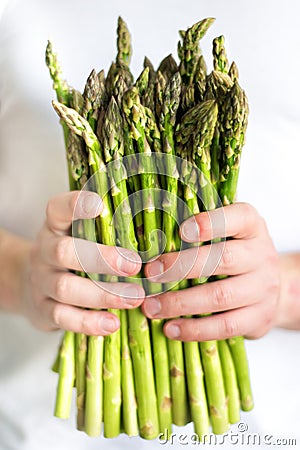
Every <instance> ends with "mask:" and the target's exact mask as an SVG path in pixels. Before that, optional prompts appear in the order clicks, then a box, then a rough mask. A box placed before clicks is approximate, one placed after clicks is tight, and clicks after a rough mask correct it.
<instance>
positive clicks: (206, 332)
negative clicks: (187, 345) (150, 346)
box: [142, 203, 280, 341]
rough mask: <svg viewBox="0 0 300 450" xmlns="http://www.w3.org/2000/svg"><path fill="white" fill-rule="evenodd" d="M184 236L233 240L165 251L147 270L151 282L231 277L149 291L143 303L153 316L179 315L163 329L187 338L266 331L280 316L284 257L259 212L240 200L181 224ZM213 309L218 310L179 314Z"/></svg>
mask: <svg viewBox="0 0 300 450" xmlns="http://www.w3.org/2000/svg"><path fill="white" fill-rule="evenodd" d="M224 220H225V222H224ZM218 224H219V226H218ZM224 224H225V226H224ZM180 235H181V238H182V240H183V241H186V242H189V243H196V242H207V241H210V240H212V239H218V238H224V237H226V238H231V239H229V240H226V241H225V242H224V241H223V242H220V240H219V242H216V243H213V244H212V245H210V244H207V245H202V246H200V247H197V248H190V249H187V250H183V251H181V252H179V253H169V254H163V255H161V256H160V257H159V258H158V259H156V260H155V261H153V262H150V263H148V264H147V265H146V268H145V274H146V276H147V277H148V278H149V279H150V280H151V281H153V282H159V283H167V282H170V281H176V280H181V279H184V278H186V279H193V278H198V277H209V276H211V275H230V277H229V278H223V279H219V280H216V281H212V282H209V283H206V284H203V285H198V286H194V287H190V288H188V289H183V290H181V291H180V290H179V291H169V292H165V293H163V294H160V295H158V296H149V297H147V298H146V299H145V301H144V303H143V306H142V308H143V311H144V313H145V314H146V315H147V316H148V317H149V318H166V319H170V318H176V319H174V320H170V321H168V322H167V323H166V324H165V325H164V332H165V334H166V336H168V337H170V338H173V339H178V340H183V341H192V340H195V341H205V340H211V339H226V338H230V337H233V336H238V335H244V336H246V337H248V338H258V337H260V336H262V335H264V334H265V333H266V332H267V331H268V330H269V329H270V328H271V327H272V325H273V322H274V319H275V315H276V308H277V301H278V298H279V290H280V287H279V286H280V281H279V257H278V255H277V253H276V251H275V248H274V246H273V243H272V240H271V238H270V236H269V233H268V230H267V227H266V224H265V222H264V220H263V219H262V218H261V217H260V216H259V215H258V213H257V211H256V210H255V209H254V208H253V207H252V206H250V205H249V204H246V203H236V204H234V205H229V206H226V207H224V208H220V209H217V210H214V211H210V212H209V213H200V214H198V215H196V216H194V217H192V218H190V219H188V220H186V221H185V222H184V223H183V224H182V225H181V227H180ZM209 313H215V314H213V315H207V316H204V317H201V318H178V317H179V316H188V315H196V316H197V315H205V314H209Z"/></svg>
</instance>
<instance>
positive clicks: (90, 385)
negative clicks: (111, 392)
mask: <svg viewBox="0 0 300 450" xmlns="http://www.w3.org/2000/svg"><path fill="white" fill-rule="evenodd" d="M103 348H104V338H103V336H89V337H88V355H87V363H86V397H85V423H84V426H85V432H86V433H87V434H88V435H89V436H99V435H100V433H101V428H102V420H103V382H102V380H103Z"/></svg>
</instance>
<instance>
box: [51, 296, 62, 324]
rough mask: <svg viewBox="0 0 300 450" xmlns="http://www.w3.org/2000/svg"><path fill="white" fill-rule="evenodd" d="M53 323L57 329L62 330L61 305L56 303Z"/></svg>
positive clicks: (53, 311)
mask: <svg viewBox="0 0 300 450" xmlns="http://www.w3.org/2000/svg"><path fill="white" fill-rule="evenodd" d="M52 322H53V325H54V326H55V327H57V328H60V326H61V305H60V304H59V303H56V302H55V304H54V306H53V309H52Z"/></svg>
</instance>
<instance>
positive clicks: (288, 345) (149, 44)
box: [0, 0, 300, 450]
mask: <svg viewBox="0 0 300 450" xmlns="http://www.w3.org/2000/svg"><path fill="white" fill-rule="evenodd" d="M118 15H122V17H123V18H124V19H125V20H126V22H127V23H128V26H129V28H130V30H131V32H132V37H133V46H134V55H133V60H132V69H133V71H134V73H135V75H137V74H138V73H139V71H140V69H141V67H142V61H143V58H144V56H145V55H147V56H148V57H149V58H150V59H151V60H152V61H153V63H154V65H155V66H157V65H158V63H159V61H160V60H161V59H162V58H163V57H164V56H166V55H167V54H169V53H170V52H172V53H173V54H174V55H176V46H177V41H178V33H177V31H178V30H179V29H185V28H187V27H188V26H190V25H191V24H193V23H194V22H196V21H198V20H199V19H202V18H204V17H208V16H211V17H215V18H216V19H217V20H216V23H215V24H214V25H213V27H212V28H211V29H210V30H209V32H208V33H207V36H206V37H205V38H204V40H203V44H202V48H203V52H204V55H205V57H206V61H207V64H208V67H209V68H210V69H211V67H212V62H211V42H212V39H213V38H214V37H215V36H219V35H220V34H224V35H225V38H226V46H227V52H228V56H229V58H230V60H231V59H234V60H235V61H236V63H237V65H238V67H239V72H240V81H241V84H242V86H243V87H244V88H245V89H246V91H247V94H248V97H249V102H250V108H251V114H250V120H249V128H248V132H247V144H246V147H245V150H244V154H243V158H242V169H241V176H240V183H239V200H241V201H249V202H251V203H252V204H254V206H256V208H257V209H258V210H259V212H260V213H261V214H262V215H263V216H264V217H265V219H266V221H267V223H268V227H269V230H270V233H271V235H272V237H273V239H274V242H275V245H276V247H277V248H278V250H279V251H287V250H299V247H300V245H299V228H300V227H299V225H300V213H299V207H298V205H299V202H298V193H299V191H300V188H299V173H298V171H299V167H300V156H299V155H300V148H299V129H300V127H299V123H300V89H299V73H300V71H299V69H300V67H299V66H300V62H299V61H300V59H299V52H300V34H299V26H300V6H299V2H298V1H297V0H290V1H286V2H282V1H271V0H252V1H251V2H246V1H238V0H226V1H225V2H223V1H217V0H210V1H201V0H185V1H179V0H172V1H170V0H160V1H157V0H152V1H150V0H148V1H145V0H140V1H135V0H134V1H124V0H123V1H121V0H119V1H117V0H110V1H109V2H103V1H99V0H98V1H96V0H87V1H83V0H72V1H71V0H63V1H61V0H60V1H58V0H52V1H51V2H50V1H49V2H48V1H38V0H22V1H11V2H8V7H7V9H6V10H5V12H4V14H3V16H2V19H1V22H0V102H1V106H0V108H1V109H0V225H1V226H4V227H6V228H8V229H10V230H12V231H15V232H18V233H20V234H22V235H24V236H27V237H33V236H34V235H35V233H36V232H37V230H38V229H39V227H40V226H41V224H42V221H43V217H44V210H45V205H46V202H47V199H48V198H49V197H51V196H53V195H55V194H56V193H58V192H61V191H62V190H65V189H67V175H66V168H65V158H64V148H63V141H62V133H61V130H60V127H59V124H58V120H57V117H56V115H55V113H54V112H53V111H52V107H51V99H52V98H54V94H53V92H52V89H51V82H50V79H49V76H48V73H47V69H46V67H45V64H44V50H45V46H46V41H47V39H48V38H51V40H52V41H53V43H54V45H55V48H56V49H57V51H58V52H59V55H60V60H61V62H62V65H63V67H64V73H65V76H66V77H67V79H68V81H69V82H70V84H72V85H73V86H75V87H77V88H78V89H80V90H82V88H83V86H84V82H85V79H86V77H87V75H88V74H89V72H90V71H91V69H92V68H93V67H95V68H96V69H97V70H100V69H101V68H104V69H105V70H106V71H107V69H108V67H109V65H110V62H111V61H112V60H113V59H114V57H115V54H116V51H115V30H116V24H117V17H118ZM58 337H59V336H58V334H52V335H45V334H43V333H40V332H38V331H35V330H33V329H32V328H31V327H30V326H29V325H28V324H26V323H25V322H24V320H23V319H21V318H16V317H15V318H13V317H10V316H8V315H5V314H2V315H0V399H1V402H0V449H1V450H11V449H14V450H36V449H39V450H40V449H43V450H44V449H45V450H47V449H48V448H49V449H53V448H56V449H58V450H62V449H63V450H68V449H77V448H78V449H82V450H83V449H84V450H85V449H86V450H89V449H94V448H100V447H101V448H109V449H111V448H119V447H120V445H123V446H125V447H126V446H128V447H129V446H131V447H136V448H144V447H149V448H161V445H159V444H158V443H157V442H150V443H149V442H144V441H142V440H140V439H134V440H129V439H127V438H126V437H124V438H120V439H117V440H113V441H107V440H101V441H99V440H97V439H96V440H93V439H90V438H87V437H85V436H84V435H82V434H80V433H79V432H76V431H74V423H73V422H74V419H72V420H71V421H70V422H68V423H65V422H61V421H58V420H56V419H54V418H53V417H52V409H53V399H54V394H55V386H56V376H55V375H54V374H52V373H51V372H50V370H49V367H50V364H51V362H52V359H53V357H54V355H55V352H56V345H57V342H58ZM299 344H300V333H296V332H295V333H293V332H285V331H278V330H277V331H275V330H274V331H273V332H271V333H270V334H269V335H268V336H266V337H265V338H263V339H260V340H258V341H256V342H248V343H247V348H248V355H249V360H250V365H251V378H252V383H253V391H254V395H255V403H256V405H255V409H254V411H253V412H251V413H248V414H245V415H244V416H243V420H244V421H245V422H247V423H248V424H249V428H250V430H249V432H251V431H252V432H259V433H261V435H262V436H263V435H264V434H272V435H274V436H276V437H295V436H296V437H297V438H298V445H300V434H299V431H297V428H298V424H299V421H300V412H299V406H298V405H299V401H300V387H299V381H298V380H299V377H300V362H299V359H300V358H299ZM73 414H74V416H75V411H74V410H73ZM74 416H73V417H74ZM176 445H177V446H176V448H182V445H180V444H178V443H177V444H176ZM165 447H166V446H165ZM229 447H230V448H231V447H233V446H229V445H228V448H229ZM172 448H175V444H174V445H172ZM220 448H225V446H224V445H223V446H220ZM260 448H261V447H260ZM285 448H288V447H287V446H285Z"/></svg>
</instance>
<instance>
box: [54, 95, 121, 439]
mask: <svg viewBox="0 0 300 450" xmlns="http://www.w3.org/2000/svg"><path fill="white" fill-rule="evenodd" d="M53 107H54V109H55V111H56V112H57V114H58V115H59V117H60V118H61V119H62V120H63V121H64V122H65V123H66V124H67V126H68V127H69V128H70V130H71V131H72V132H74V133H75V134H77V135H79V136H81V137H82V138H83V139H84V141H85V143H86V146H87V150H88V152H89V165H90V169H91V171H92V173H93V174H94V177H95V183H96V187H97V192H98V193H99V195H100V196H101V197H102V200H103V206H104V207H103V211H102V213H101V214H100V216H99V217H100V229H101V236H100V239H101V241H102V243H104V244H106V245H114V243H115V240H114V227H113V224H112V221H111V217H112V207H111V202H110V198H109V196H108V180H107V173H106V168H105V165H104V162H103V160H102V156H101V148H100V144H99V141H98V140H97V138H96V136H95V134H94V132H93V130H92V129H91V127H90V125H89V123H88V122H87V121H86V120H85V119H84V118H82V117H81V116H80V115H79V114H78V113H77V112H76V111H75V110H74V109H71V108H68V107H66V106H64V105H62V104H61V103H59V102H53ZM103 343H104V342H103V337H97V336H90V337H89V338H88V360H87V368H86V370H87V372H86V373H87V379H86V403H85V408H86V411H85V431H86V433H87V434H89V435H91V436H97V435H99V434H100V432H101V424H102V414H103V411H102V410H103V388H102V363H103V360H102V359H101V358H103ZM95 393H97V396H95Z"/></svg>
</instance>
